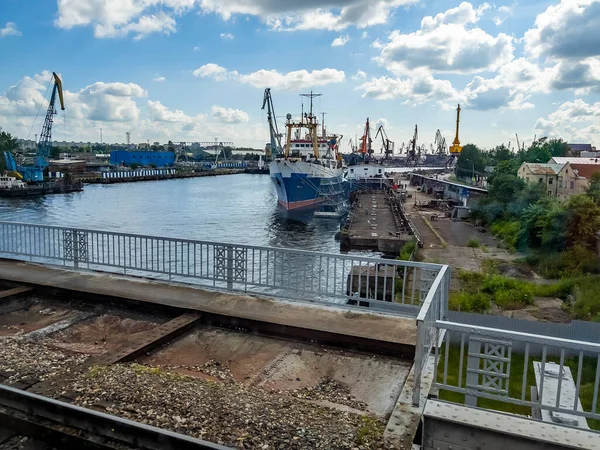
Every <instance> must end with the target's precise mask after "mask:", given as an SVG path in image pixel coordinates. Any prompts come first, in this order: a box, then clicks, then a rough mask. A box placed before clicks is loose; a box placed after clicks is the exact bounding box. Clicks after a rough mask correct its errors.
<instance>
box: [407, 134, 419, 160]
mask: <svg viewBox="0 0 600 450" xmlns="http://www.w3.org/2000/svg"><path fill="white" fill-rule="evenodd" d="M418 137H419V135H418V132H417V125H415V133H414V134H413V137H412V139H411V140H409V141H408V150H407V151H408V156H407V158H406V165H407V166H410V165H413V166H418V165H419V162H420V160H421V149H420V148H418V147H417V139H418Z"/></svg>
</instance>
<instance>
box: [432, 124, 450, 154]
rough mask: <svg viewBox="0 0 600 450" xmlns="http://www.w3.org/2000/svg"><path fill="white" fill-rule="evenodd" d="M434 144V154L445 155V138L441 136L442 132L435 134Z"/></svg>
mask: <svg viewBox="0 0 600 450" xmlns="http://www.w3.org/2000/svg"><path fill="white" fill-rule="evenodd" d="M434 143H435V145H436V153H437V154H438V155H445V154H446V152H447V150H448V148H447V146H446V138H445V137H444V136H442V132H441V131H440V130H437V131H436V133H435V141H434Z"/></svg>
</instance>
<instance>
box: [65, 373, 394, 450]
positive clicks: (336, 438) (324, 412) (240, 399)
mask: <svg viewBox="0 0 600 450" xmlns="http://www.w3.org/2000/svg"><path fill="white" fill-rule="evenodd" d="M58 394H66V395H70V396H72V397H73V398H74V402H75V403H76V404H79V405H81V406H84V407H91V408H95V409H99V410H103V411H106V412H108V413H110V414H115V415H118V416H120V417H125V418H128V419H132V420H135V421H138V422H142V423H146V424H150V425H153V426H157V427H160V428H165V429H170V430H173V431H176V432H180V433H183V434H187V435H191V436H194V437H197V438H201V439H205V440H208V441H211V442H216V443H220V444H223V445H227V446H231V447H237V448H248V449H264V450H267V449H282V450H283V449H381V448H393V447H389V446H386V445H385V444H384V442H383V430H384V428H385V423H384V422H383V421H381V420H380V419H378V418H374V417H368V416H365V415H360V414H355V413H354V412H349V411H341V410H339V409H334V408H329V407H326V406H321V405H318V404H315V403H314V402H310V401H305V400H302V399H298V398H297V397H295V396H294V394H293V393H286V392H277V391H273V392H270V391H266V390H263V389H261V388H255V387H250V386H247V385H244V384H241V383H235V382H221V381H219V382H212V381H206V380H202V379H198V378H194V377H190V376H185V375H181V374H178V373H175V372H169V371H167V370H165V369H162V368H150V367H147V366H141V365H138V364H117V365H113V366H95V367H92V368H91V369H90V370H89V371H88V372H87V373H85V374H83V375H81V376H80V377H79V378H78V379H77V380H76V381H75V382H73V383H72V384H70V385H68V386H66V387H65V389H64V391H63V392H60V393H57V395H58ZM327 396H328V397H330V394H329V393H328V394H327ZM307 397H313V396H312V395H311V396H307Z"/></svg>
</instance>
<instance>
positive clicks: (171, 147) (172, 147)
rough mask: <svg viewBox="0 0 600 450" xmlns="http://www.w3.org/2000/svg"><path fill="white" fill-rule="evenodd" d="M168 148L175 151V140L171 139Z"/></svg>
mask: <svg viewBox="0 0 600 450" xmlns="http://www.w3.org/2000/svg"><path fill="white" fill-rule="evenodd" d="M167 150H168V151H170V152H174V151H175V145H173V141H169V142H168V143H167Z"/></svg>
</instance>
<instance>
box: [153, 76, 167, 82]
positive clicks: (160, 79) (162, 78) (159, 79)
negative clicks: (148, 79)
mask: <svg viewBox="0 0 600 450" xmlns="http://www.w3.org/2000/svg"><path fill="white" fill-rule="evenodd" d="M152 81H155V82H161V81H166V78H165V77H156V78H152Z"/></svg>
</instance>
